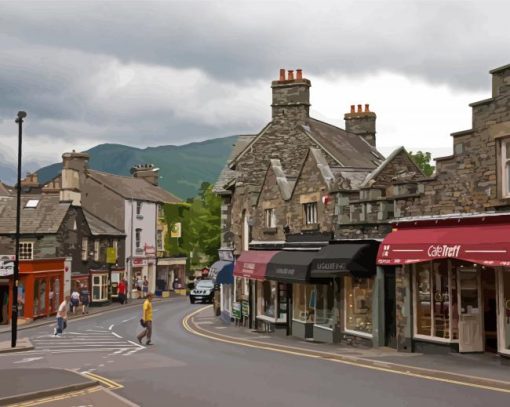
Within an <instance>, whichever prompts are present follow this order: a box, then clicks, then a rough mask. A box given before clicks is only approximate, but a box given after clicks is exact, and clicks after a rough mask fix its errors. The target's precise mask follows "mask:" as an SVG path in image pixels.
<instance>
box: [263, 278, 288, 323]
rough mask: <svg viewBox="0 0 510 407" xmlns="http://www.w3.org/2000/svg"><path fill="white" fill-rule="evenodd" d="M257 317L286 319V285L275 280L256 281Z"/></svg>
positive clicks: (276, 319)
mask: <svg viewBox="0 0 510 407" xmlns="http://www.w3.org/2000/svg"><path fill="white" fill-rule="evenodd" d="M257 318H260V319H270V320H272V321H274V322H286V321H287V285H286V284H283V283H278V282H276V281H257Z"/></svg>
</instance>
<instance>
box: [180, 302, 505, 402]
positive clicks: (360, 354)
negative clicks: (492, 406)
mask: <svg viewBox="0 0 510 407" xmlns="http://www.w3.org/2000/svg"><path fill="white" fill-rule="evenodd" d="M183 324H184V327H185V329H187V330H188V331H190V332H192V333H195V334H198V335H201V336H204V337H208V338H209V339H213V340H218V341H221V342H226V343H233V344H238V345H241V346H243V345H245V346H250V347H251V346H254V347H259V348H261V349H265V350H272V351H277V352H284V353H293V354H295V355H301V356H305V357H306V356H309V357H320V358H322V359H328V360H333V361H336V362H343V363H346V364H353V365H356V366H360V367H366V368H370V369H375V370H380V371H389V372H393V373H397V374H409V375H419V376H420V377H424V378H429V379H434V380H439V381H449V382H456V383H469V384H473V385H476V386H479V387H487V388H495V389H502V390H504V391H508V392H509V393H510V365H509V362H510V361H508V359H506V358H502V357H501V356H499V355H497V354H491V353H483V354H460V353H453V352H452V353H446V354H422V353H402V352H397V351H396V350H395V349H391V348H387V347H380V348H368V347H364V346H361V345H358V346H353V345H346V344H328V343H318V342H313V341H312V342H310V341H305V340H303V339H300V338H295V337H292V336H276V335H272V334H268V333H264V332H259V331H255V330H252V329H249V328H246V327H240V326H236V325H234V324H227V323H225V322H223V321H222V320H220V319H219V318H216V317H214V316H213V315H212V309H211V306H207V307H203V308H202V309H199V310H197V311H195V313H194V315H192V316H190V317H188V318H187V319H185V320H184V321H183Z"/></svg>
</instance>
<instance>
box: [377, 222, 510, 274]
mask: <svg viewBox="0 0 510 407" xmlns="http://www.w3.org/2000/svg"><path fill="white" fill-rule="evenodd" d="M444 258H452V259H459V260H465V261H469V262H472V263H478V264H484V265H489V266H510V224H497V225H496V224H485V225H468V226H444V227H423V228H420V227H417V228H416V229H411V228H409V229H407V228H406V229H399V230H396V231H394V232H392V233H390V234H389V235H388V236H386V238H385V239H384V241H383V243H382V244H381V245H380V246H379V252H378V254H377V264H379V265H397V264H410V263H419V262H423V261H429V260H434V259H444Z"/></svg>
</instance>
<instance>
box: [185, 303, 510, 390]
mask: <svg viewBox="0 0 510 407" xmlns="http://www.w3.org/2000/svg"><path fill="white" fill-rule="evenodd" d="M210 307H212V306H211V305H208V306H206V307H202V308H199V309H198V310H196V311H194V312H192V313H191V314H188V315H186V316H185V317H184V318H183V320H182V326H183V327H184V329H185V330H186V331H188V332H190V333H191V334H193V335H197V336H201V337H203V338H207V339H212V340H215V341H218V342H223V343H228V344H233V345H238V346H244V347H247V348H254V349H262V350H268V351H271V352H278V353H284V354H288V355H293V356H301V357H306V358H313V359H323V360H327V361H330V362H336V363H341V364H344V365H349V366H356V367H361V368H365V369H371V370H376V371H380V372H385V373H393V374H398V375H402V376H408V377H416V378H420V379H425V380H432V381H436V382H443V383H449V384H456V385H460V386H466V387H473V388H478V389H483V390H490V391H496V392H501V393H510V382H504V381H499V380H490V379H484V378H479V377H474V376H464V375H459V374H451V373H449V372H435V371H430V372H426V371H427V369H416V370H420V371H422V372H423V373H418V372H412V371H410V370H408V369H412V367H411V366H405V365H398V364H394V366H395V367H394V368H391V367H388V363H386V367H382V366H376V364H377V363H378V362H372V361H368V360H367V361H356V360H355V358H352V357H346V356H342V355H338V354H334V353H328V352H321V351H312V352H310V351H308V350H307V349H303V348H298V347H292V346H285V345H280V344H278V345H268V344H267V343H264V342H259V341H255V340H252V339H239V338H236V337H233V336H228V335H224V334H218V333H216V332H210V331H208V330H206V329H204V328H201V327H200V328H198V327H197V326H196V325H195V324H194V322H193V321H192V319H193V317H194V316H195V315H197V314H199V313H200V312H202V311H204V310H205V309H207V308H210ZM347 359H350V360H347ZM434 373H435V374H437V373H444V374H450V375H452V376H456V377H459V376H461V377H462V376H463V377H464V378H465V381H464V380H462V378H459V379H453V378H446V377H438V376H435V375H434ZM477 380H479V381H482V382H484V381H485V382H490V383H494V384H480V383H474V382H473V381H477ZM498 385H500V386H498Z"/></svg>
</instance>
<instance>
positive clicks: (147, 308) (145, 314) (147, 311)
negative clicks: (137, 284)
mask: <svg viewBox="0 0 510 407" xmlns="http://www.w3.org/2000/svg"><path fill="white" fill-rule="evenodd" d="M142 320H143V322H144V324H145V329H144V330H143V331H142V332H140V333H139V334H138V336H137V338H138V342H140V343H142V339H143V338H144V337H145V336H147V342H146V343H145V344H146V345H152V343H151V335H152V293H148V294H147V298H146V299H145V301H144V303H143V311H142Z"/></svg>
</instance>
